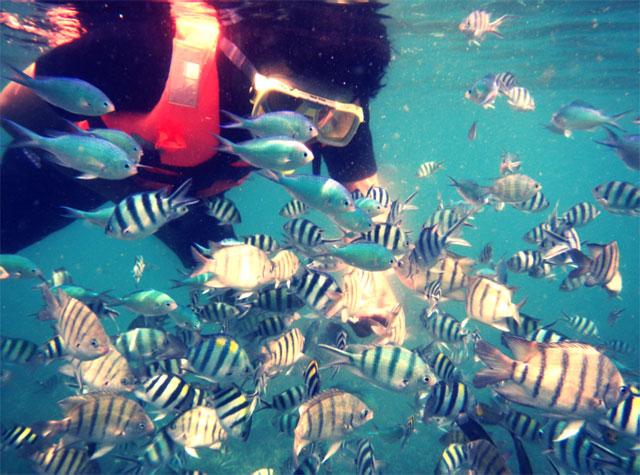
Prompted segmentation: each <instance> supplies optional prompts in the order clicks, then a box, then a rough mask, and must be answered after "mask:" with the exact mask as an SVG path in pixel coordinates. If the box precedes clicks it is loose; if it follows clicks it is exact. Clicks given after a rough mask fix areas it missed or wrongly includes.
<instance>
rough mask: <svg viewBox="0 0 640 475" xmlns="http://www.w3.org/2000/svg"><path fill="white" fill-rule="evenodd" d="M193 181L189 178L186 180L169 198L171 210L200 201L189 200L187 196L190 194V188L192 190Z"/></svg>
mask: <svg viewBox="0 0 640 475" xmlns="http://www.w3.org/2000/svg"><path fill="white" fill-rule="evenodd" d="M192 181H193V180H192V179H191V178H189V179H188V180H185V181H184V183H182V184H181V185H180V186H179V187H178V188H176V189H175V190H174V191H173V193H171V195H170V196H169V205H170V207H171V208H176V207H178V206H185V205H190V204H194V203H197V202H198V200H197V199H194V198H188V197H187V196H186V195H187V193H188V192H189V188H191V183H192Z"/></svg>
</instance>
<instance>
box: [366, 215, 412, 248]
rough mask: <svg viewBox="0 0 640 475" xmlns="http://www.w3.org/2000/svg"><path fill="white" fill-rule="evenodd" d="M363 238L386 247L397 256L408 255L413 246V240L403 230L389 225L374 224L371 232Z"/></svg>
mask: <svg viewBox="0 0 640 475" xmlns="http://www.w3.org/2000/svg"><path fill="white" fill-rule="evenodd" d="M362 238H363V239H364V240H365V241H369V242H373V243H376V244H380V245H381V246H384V247H385V248H387V249H388V250H390V251H391V252H392V253H393V254H395V255H400V254H404V253H406V252H407V251H408V250H409V248H410V246H411V240H410V239H409V238H408V237H407V234H406V233H405V232H404V231H403V230H402V228H401V227H400V226H397V225H393V224H389V223H378V224H374V225H373V228H372V229H371V231H368V232H366V233H364V234H363V235H362Z"/></svg>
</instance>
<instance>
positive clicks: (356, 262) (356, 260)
mask: <svg viewBox="0 0 640 475" xmlns="http://www.w3.org/2000/svg"><path fill="white" fill-rule="evenodd" d="M326 252H327V253H328V254H329V255H331V256H333V257H337V258H339V259H342V260H343V261H344V262H345V263H347V264H349V265H350V266H353V267H357V268H358V269H362V270H365V271H371V272H378V271H385V270H387V269H390V268H391V267H393V265H394V264H395V262H396V261H395V258H394V256H393V253H392V252H391V251H390V250H389V249H387V248H386V247H384V246H382V245H380V244H376V243H373V242H362V241H360V242H352V243H350V244H346V245H344V246H341V247H332V248H329V249H328V250H327V251H326Z"/></svg>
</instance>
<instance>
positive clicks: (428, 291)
mask: <svg viewBox="0 0 640 475" xmlns="http://www.w3.org/2000/svg"><path fill="white" fill-rule="evenodd" d="M424 297H425V299H426V300H427V303H428V304H429V307H428V312H429V314H431V313H432V312H433V311H434V310H435V309H436V307H437V306H438V302H440V299H441V298H442V287H441V285H440V281H439V280H433V281H431V282H429V283H428V284H427V286H426V287H425V289H424Z"/></svg>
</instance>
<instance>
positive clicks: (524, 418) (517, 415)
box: [500, 408, 544, 442]
mask: <svg viewBox="0 0 640 475" xmlns="http://www.w3.org/2000/svg"><path fill="white" fill-rule="evenodd" d="M500 425H502V426H503V427H504V428H505V429H507V430H508V431H509V432H511V433H512V434H514V435H515V436H516V437H518V438H520V439H524V440H527V441H529V442H538V441H540V440H542V435H543V426H544V424H542V423H540V422H539V421H537V420H536V419H534V418H533V417H531V416H530V415H529V414H525V413H523V412H519V411H516V410H515V409H511V408H510V409H509V410H508V411H507V413H506V414H504V416H503V418H502V420H501V421H500Z"/></svg>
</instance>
